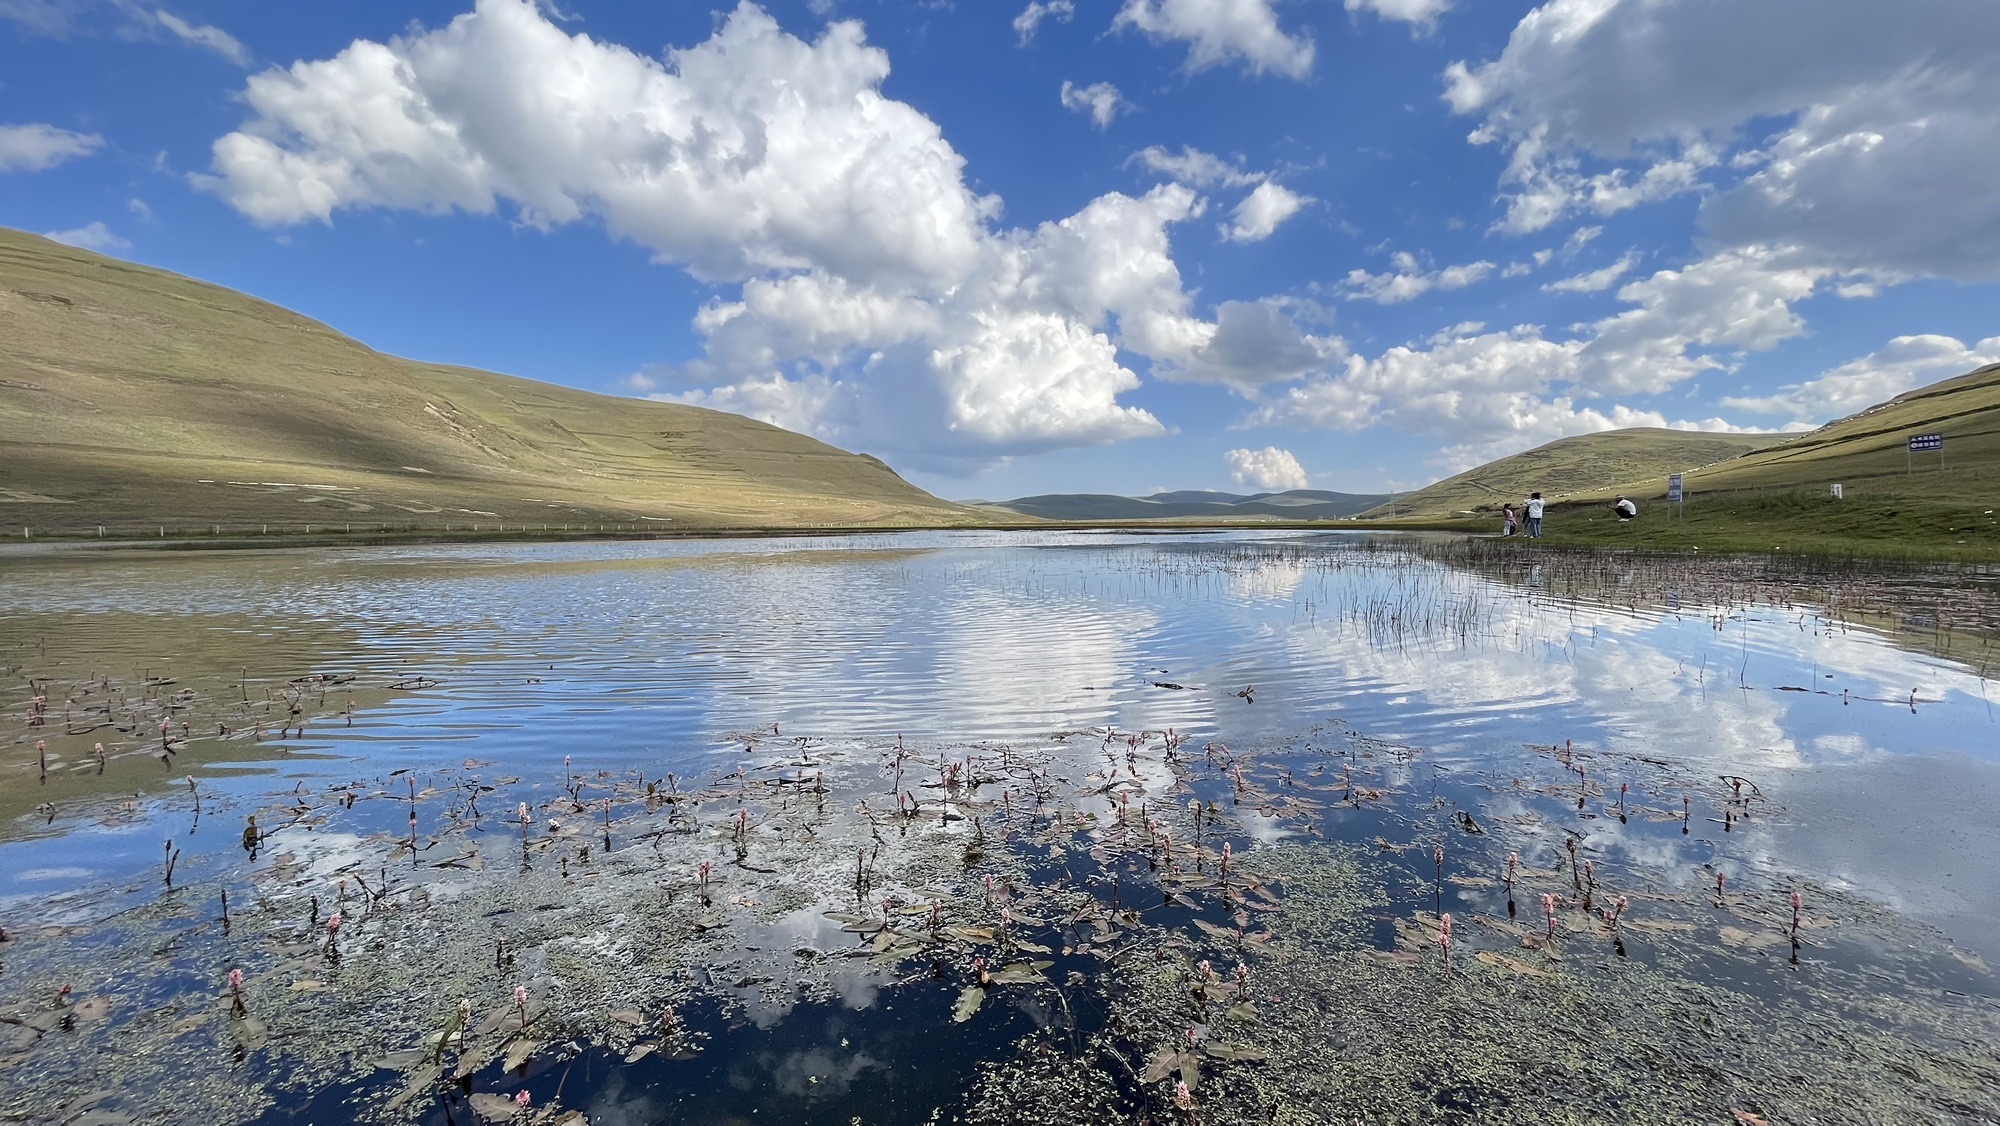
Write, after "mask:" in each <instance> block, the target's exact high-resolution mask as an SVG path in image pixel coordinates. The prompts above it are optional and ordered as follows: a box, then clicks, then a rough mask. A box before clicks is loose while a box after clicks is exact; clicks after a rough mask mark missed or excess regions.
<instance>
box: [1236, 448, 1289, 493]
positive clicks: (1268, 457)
mask: <svg viewBox="0 0 2000 1126" xmlns="http://www.w3.org/2000/svg"><path fill="white" fill-rule="evenodd" d="M1222 457H1223V460H1224V461H1227V462H1228V463H1229V475H1230V476H1231V477H1234V478H1235V479H1236V483H1237V484H1239V485H1245V486H1248V487H1250V488H1253V489H1262V490H1264V491H1266V492H1283V491H1285V490H1287V489H1303V488H1305V487H1306V486H1307V485H1308V484H1310V482H1309V481H1308V480H1307V478H1306V471H1305V467H1304V466H1302V465H1300V464H1299V459H1298V458H1296V457H1293V456H1292V451H1290V450H1281V449H1279V448H1278V447H1276V446H1266V447H1264V448H1263V449H1261V450H1230V451H1229V452H1228V453H1225V454H1223V455H1222Z"/></svg>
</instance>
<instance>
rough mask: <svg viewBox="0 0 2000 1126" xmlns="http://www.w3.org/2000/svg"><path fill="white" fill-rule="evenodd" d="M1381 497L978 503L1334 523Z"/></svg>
mask: <svg viewBox="0 0 2000 1126" xmlns="http://www.w3.org/2000/svg"><path fill="white" fill-rule="evenodd" d="M1387 499H1388V497H1386V496H1376V495H1365V494H1357V493H1332V492H1323V491H1319V490H1315V489H1292V490H1290V491H1287V492H1282V493H1254V494H1251V495H1248V496H1243V495H1239V494H1236V493H1219V492H1206V491H1184V492H1175V493H1155V494H1153V495H1152V496H1147V497H1122V496H1114V495H1111V494H1106V493H1050V494H1046V495H1043V496H1032V497H1021V498H1018V499H1016V500H1005V501H994V502H990V503H985V504H982V505H981V507H982V508H986V509H988V510H991V511H993V512H995V513H996V514H1000V515H1002V516H1010V515H1016V514H1018V515H1023V516H1034V517H1039V518H1041V519H1045V520H1082V521H1102V520H1117V521H1124V520H1339V519H1343V518H1345V517H1348V516H1353V515H1355V514H1356V513H1358V512H1362V511H1365V510H1367V509H1370V508H1373V507H1375V506H1376V505H1377V504H1380V503H1382V502H1383V501H1385V500H1387Z"/></svg>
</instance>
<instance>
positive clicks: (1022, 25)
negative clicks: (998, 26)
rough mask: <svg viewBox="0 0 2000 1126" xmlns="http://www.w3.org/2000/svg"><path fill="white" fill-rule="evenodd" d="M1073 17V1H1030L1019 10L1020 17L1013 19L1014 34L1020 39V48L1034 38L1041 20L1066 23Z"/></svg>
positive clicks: (1074, 13)
mask: <svg viewBox="0 0 2000 1126" xmlns="http://www.w3.org/2000/svg"><path fill="white" fill-rule="evenodd" d="M1075 15H1076V4H1075V3H1074V0H1032V2H1031V3H1030V4H1029V5H1028V6H1027V7H1025V8H1023V9H1021V14H1020V15H1018V16H1015V17H1014V33H1015V34H1016V35H1019V36H1020V37H1021V46H1023V47H1025V46H1027V45H1028V41H1029V40H1031V39H1033V38H1034V37H1035V29H1036V28H1038V27H1040V26H1041V25H1042V21H1043V20H1056V21H1058V22H1060V23H1068V22H1069V21H1070V19H1071V18H1072V17H1074V16H1075Z"/></svg>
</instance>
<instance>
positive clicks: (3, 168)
mask: <svg viewBox="0 0 2000 1126" xmlns="http://www.w3.org/2000/svg"><path fill="white" fill-rule="evenodd" d="M103 147H104V138H103V137H100V136H98V135H97V134H95V133H73V132H71V131H69V130H68V129H58V128H56V127H55V126H53V125H42V124H35V125H0V172H40V171H43V170H44V169H49V168H54V167H55V166H56V165H58V164H63V163H66V162H68V161H71V160H75V159H76V158H78V157H81V156H89V155H90V154H91V153H94V152H96V151H97V150H98V149H101V148H103Z"/></svg>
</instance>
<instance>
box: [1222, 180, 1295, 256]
mask: <svg viewBox="0 0 2000 1126" xmlns="http://www.w3.org/2000/svg"><path fill="white" fill-rule="evenodd" d="M1311 202H1313V198H1312V197H1311V196H1308V195H1300V194H1299V193H1297V192H1295V191H1292V190H1291V189H1290V188H1287V187H1284V186H1283V185H1280V184H1274V183H1272V182H1270V181H1269V180H1266V181H1264V182H1263V183H1261V184H1258V185H1257V186H1256V187H1255V188H1252V189H1251V190H1250V194H1249V195H1247V196H1244V197H1243V202H1241V203H1239V204H1237V205H1236V210H1234V211H1233V212H1231V213H1230V222H1228V223H1225V224H1223V226H1222V237H1223V238H1226V239H1228V240H1229V241H1230V242H1262V241H1263V240H1265V239H1267V238H1270V237H1271V235H1272V234H1273V233H1275V232H1276V231H1277V229H1278V228H1279V227H1280V226H1282V225H1283V224H1284V222H1285V220H1287V219H1290V218H1291V217H1292V216H1294V215H1297V214H1298V213H1299V212H1300V211H1302V210H1304V209H1305V206H1306V205H1307V204H1309V203H1311Z"/></svg>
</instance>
